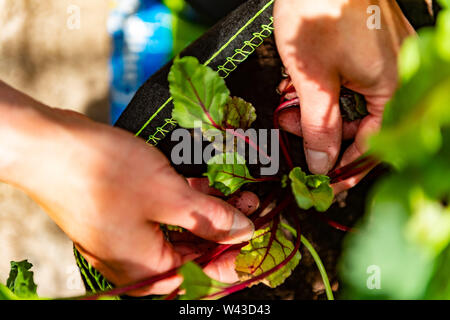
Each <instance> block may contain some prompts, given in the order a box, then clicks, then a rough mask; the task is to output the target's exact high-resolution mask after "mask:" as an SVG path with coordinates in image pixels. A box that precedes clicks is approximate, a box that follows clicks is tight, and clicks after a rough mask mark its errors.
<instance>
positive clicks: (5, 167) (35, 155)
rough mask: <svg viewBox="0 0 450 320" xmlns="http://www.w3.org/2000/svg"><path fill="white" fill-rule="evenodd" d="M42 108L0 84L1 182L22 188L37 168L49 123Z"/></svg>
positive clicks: (49, 120) (33, 101)
mask: <svg viewBox="0 0 450 320" xmlns="http://www.w3.org/2000/svg"><path fill="white" fill-rule="evenodd" d="M45 108H46V107H45V106H44V105H42V104H40V103H39V102H37V101H35V100H33V99H32V98H30V97H28V96H26V95H24V94H23V93H21V92H19V91H17V90H15V89H13V88H11V87H9V86H8V85H6V84H4V83H3V82H1V81H0V114H1V115H2V116H1V117H0V137H1V139H0V181H4V182H7V183H11V184H15V185H18V186H22V182H23V181H24V180H25V179H24V176H26V175H28V174H29V173H30V172H29V171H30V167H34V168H35V170H36V168H38V162H40V160H41V159H40V158H41V153H42V152H41V150H43V149H44V145H45V144H46V142H45V139H43V137H45V136H46V135H47V134H48V132H49V130H51V127H52V121H51V119H49V118H48V117H47V116H46V115H45Z"/></svg>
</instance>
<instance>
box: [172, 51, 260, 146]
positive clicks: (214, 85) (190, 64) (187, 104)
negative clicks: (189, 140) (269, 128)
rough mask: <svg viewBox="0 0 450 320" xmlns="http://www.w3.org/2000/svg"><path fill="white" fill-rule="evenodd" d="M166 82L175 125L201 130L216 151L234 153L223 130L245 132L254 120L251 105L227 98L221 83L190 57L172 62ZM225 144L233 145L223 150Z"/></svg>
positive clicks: (225, 87)
mask: <svg viewBox="0 0 450 320" xmlns="http://www.w3.org/2000/svg"><path fill="white" fill-rule="evenodd" d="M168 79H169V85H170V93H171V95H172V98H173V103H174V109H173V111H172V117H173V118H174V119H175V120H176V121H177V122H178V124H179V125H180V126H181V127H183V128H188V129H194V128H201V129H202V132H203V135H204V136H205V137H206V138H207V139H208V140H209V141H212V142H214V146H215V147H216V148H217V149H219V150H222V151H224V152H227V151H228V152H229V151H234V150H236V137H235V136H234V135H233V134H232V132H226V129H231V130H233V129H243V130H246V129H248V128H249V127H250V126H251V125H252V123H253V122H254V121H255V119H256V112H255V108H254V107H253V106H252V104H251V103H248V102H246V101H244V100H243V99H241V98H237V97H230V91H229V90H228V88H227V86H226V84H225V81H224V80H223V79H222V78H221V77H220V76H219V75H218V74H217V73H216V72H215V71H214V70H212V69H211V68H209V67H207V66H204V65H202V64H201V63H200V62H199V61H198V60H197V59H196V58H194V57H184V58H181V59H175V61H174V63H173V66H172V68H171V70H170V73H169V78H168ZM219 138H220V139H219ZM227 141H228V142H230V141H231V142H235V143H228V148H226V146H227V144H226V142H227Z"/></svg>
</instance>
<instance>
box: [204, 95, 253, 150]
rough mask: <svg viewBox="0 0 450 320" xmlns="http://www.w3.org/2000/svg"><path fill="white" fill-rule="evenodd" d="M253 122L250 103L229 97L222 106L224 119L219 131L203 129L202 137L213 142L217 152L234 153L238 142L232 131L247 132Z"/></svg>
mask: <svg viewBox="0 0 450 320" xmlns="http://www.w3.org/2000/svg"><path fill="white" fill-rule="evenodd" d="M255 120H256V111H255V108H254V107H253V105H252V104H251V103H249V102H247V101H245V100H243V99H241V98H238V97H229V98H228V100H227V102H226V104H225V106H224V118H223V121H222V123H221V124H220V126H221V129H220V130H219V129H216V128H214V129H210V128H207V129H206V130H205V129H203V130H202V132H203V136H204V137H205V138H206V139H208V140H209V141H211V142H213V145H214V147H215V148H216V149H217V150H221V151H222V152H234V151H236V150H237V149H236V148H237V144H238V142H239V141H238V138H237V137H236V136H235V135H234V134H233V132H234V131H233V130H234V129H243V130H247V129H248V128H250V127H251V125H252V124H253V122H254V121H255ZM226 129H228V130H226ZM241 143H245V141H241Z"/></svg>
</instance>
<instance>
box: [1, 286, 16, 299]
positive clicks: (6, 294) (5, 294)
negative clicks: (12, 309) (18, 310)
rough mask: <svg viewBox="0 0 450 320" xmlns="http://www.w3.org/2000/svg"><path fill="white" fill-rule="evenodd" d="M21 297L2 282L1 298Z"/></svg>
mask: <svg viewBox="0 0 450 320" xmlns="http://www.w3.org/2000/svg"><path fill="white" fill-rule="evenodd" d="M19 299H20V298H19V297H18V296H16V295H15V294H14V293H13V292H12V291H11V290H10V289H9V288H8V287H7V286H5V285H4V284H1V283H0V300H19Z"/></svg>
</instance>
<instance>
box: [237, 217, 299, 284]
mask: <svg viewBox="0 0 450 320" xmlns="http://www.w3.org/2000/svg"><path fill="white" fill-rule="evenodd" d="M293 249H294V244H293V243H292V242H291V241H290V240H288V239H287V238H286V236H285V235H284V232H283V229H282V228H281V225H280V224H279V220H277V219H276V220H275V221H273V222H272V223H271V225H270V226H269V227H267V228H265V229H260V230H257V231H256V232H255V234H254V236H253V239H252V240H250V242H249V244H248V245H246V246H245V247H243V248H242V249H241V252H240V254H239V255H238V256H237V258H236V267H235V268H236V271H237V273H238V275H239V277H240V278H241V280H246V279H248V278H252V277H254V276H258V275H260V274H262V273H263V272H266V271H268V270H270V269H272V268H274V267H275V266H277V265H279V264H280V263H281V262H283V261H284V260H285V259H286V258H287V257H288V256H289V255H290V254H291V253H292V250H293ZM300 259H301V254H300V252H296V253H295V255H294V257H293V258H292V259H291V260H290V261H289V262H288V263H287V264H286V265H285V266H284V267H282V268H281V269H279V270H277V271H275V272H274V273H272V274H270V275H269V276H268V277H266V278H265V279H263V280H261V282H262V283H264V284H265V285H267V286H269V287H271V288H275V287H277V286H279V285H280V284H282V283H283V282H284V281H285V280H286V279H287V278H288V277H289V276H290V275H291V273H292V271H293V270H294V269H295V267H297V265H298V263H299V262H300ZM255 284H256V283H255Z"/></svg>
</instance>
